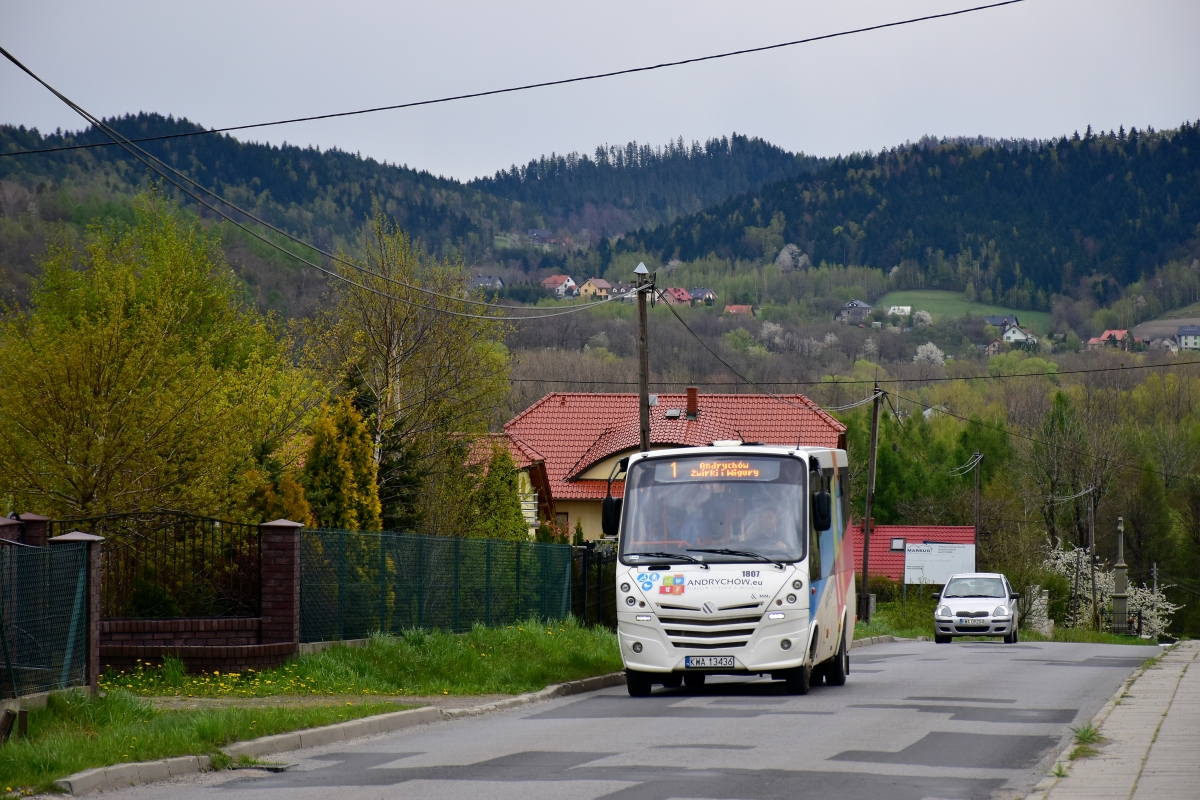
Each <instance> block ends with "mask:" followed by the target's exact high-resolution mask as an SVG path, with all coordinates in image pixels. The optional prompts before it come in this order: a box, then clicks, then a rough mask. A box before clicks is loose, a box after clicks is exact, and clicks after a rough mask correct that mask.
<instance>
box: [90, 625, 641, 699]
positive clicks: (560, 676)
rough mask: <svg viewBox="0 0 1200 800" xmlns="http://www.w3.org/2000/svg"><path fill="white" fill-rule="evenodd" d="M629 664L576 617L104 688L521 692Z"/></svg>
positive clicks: (150, 675) (146, 673)
mask: <svg viewBox="0 0 1200 800" xmlns="http://www.w3.org/2000/svg"><path fill="white" fill-rule="evenodd" d="M619 669H621V653H620V650H619V648H618V647H617V638H616V636H615V635H614V634H613V633H612V632H611V631H609V630H607V629H604V628H599V627H597V628H585V627H582V626H580V625H578V624H577V623H576V622H575V621H574V620H573V619H567V620H562V621H556V622H552V623H551V622H544V621H540V620H536V619H534V620H527V621H525V622H523V623H519V624H516V625H511V626H509V627H506V628H485V627H483V626H482V625H480V626H476V627H475V628H474V629H473V630H471V631H470V632H468V633H464V634H461V635H456V634H453V633H446V632H443V631H409V632H407V633H404V634H402V635H399V636H392V635H387V634H377V635H375V636H372V637H371V641H370V642H369V643H368V645H367V646H366V647H361V648H349V647H334V648H331V649H329V650H326V651H324V652H321V653H317V654H316V655H306V656H300V657H299V658H297V659H295V660H294V661H292V662H290V663H288V664H286V665H285V666H283V667H280V668H279V669H272V670H262V671H261V672H260V671H252V670H247V671H245V672H241V673H224V674H222V673H218V672H214V673H212V674H201V675H185V674H184V673H183V670H182V668H181V665H179V663H178V662H172V661H168V662H167V663H166V664H165V665H164V666H163V668H161V669H160V668H158V667H149V666H147V667H140V668H138V669H135V670H133V671H131V672H109V673H107V674H106V675H105V676H104V678H103V680H102V681H101V688H104V689H124V690H127V691H130V692H133V693H135V694H141V695H159V696H161V695H177V696H190V697H265V696H270V695H341V694H359V695H371V694H381V695H384V694H386V695H433V694H450V695H473V694H520V693H522V692H532V691H537V690H539V689H543V688H545V687H546V686H548V685H550V684H552V683H561V682H563V681H570V680H577V679H579V678H586V677H590V676H592V675H603V674H605V673H608V672H615V671H617V670H619Z"/></svg>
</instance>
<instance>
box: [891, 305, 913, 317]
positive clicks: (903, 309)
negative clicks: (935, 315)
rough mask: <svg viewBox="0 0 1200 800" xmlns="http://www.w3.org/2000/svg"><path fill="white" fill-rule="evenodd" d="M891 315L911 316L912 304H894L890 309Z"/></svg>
mask: <svg viewBox="0 0 1200 800" xmlns="http://www.w3.org/2000/svg"><path fill="white" fill-rule="evenodd" d="M888 315H889V316H897V317H910V316H912V306H892V307H891V308H889V309H888Z"/></svg>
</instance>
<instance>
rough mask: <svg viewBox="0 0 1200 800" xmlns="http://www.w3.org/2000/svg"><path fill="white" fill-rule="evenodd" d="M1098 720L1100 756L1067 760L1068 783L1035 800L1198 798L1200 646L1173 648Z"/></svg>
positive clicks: (1043, 787)
mask: <svg viewBox="0 0 1200 800" xmlns="http://www.w3.org/2000/svg"><path fill="white" fill-rule="evenodd" d="M1106 712H1107V714H1106ZM1100 716H1101V717H1103V721H1102V722H1101V723H1100V733H1101V735H1102V736H1104V740H1103V742H1102V743H1101V744H1100V745H1099V746H1098V749H1099V751H1100V752H1099V754H1098V755H1095V756H1092V757H1091V758H1081V759H1077V760H1075V761H1067V760H1066V758H1067V757H1066V755H1065V754H1064V756H1063V759H1062V760H1063V761H1064V762H1065V764H1066V765H1067V776H1066V777H1065V778H1061V779H1059V780H1057V781H1054V782H1053V783H1052V785H1048V784H1050V783H1051V781H1053V779H1050V780H1048V781H1044V782H1043V783H1042V784H1039V786H1038V791H1036V792H1034V793H1033V794H1031V795H1030V798H1031V800H1033V798H1038V799H1039V800H1040V799H1041V798H1044V800H1075V799H1076V798H1079V799H1080V800H1085V799H1086V800H1101V798H1105V799H1107V798H1114V799H1115V798H1120V800H1131V799H1132V800H1148V799H1149V798H1153V800H1176V798H1178V799H1179V800H1195V798H1197V797H1200V757H1197V753H1200V641H1189V642H1181V643H1179V644H1178V645H1176V646H1175V647H1173V648H1171V649H1170V650H1169V651H1167V652H1166V653H1165V654H1164V655H1163V656H1162V658H1161V660H1159V662H1158V663H1157V664H1155V665H1154V666H1152V667H1150V668H1149V669H1147V670H1146V671H1145V672H1144V673H1142V674H1141V675H1140V676H1139V677H1137V678H1136V680H1134V682H1133V683H1132V684H1131V685H1128V686H1127V687H1126V688H1125V691H1124V693H1123V694H1122V695H1121V696H1120V697H1118V698H1117V699H1116V702H1115V704H1110V705H1109V706H1108V707H1106V709H1105V711H1101V712H1100Z"/></svg>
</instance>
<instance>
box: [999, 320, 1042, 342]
mask: <svg viewBox="0 0 1200 800" xmlns="http://www.w3.org/2000/svg"><path fill="white" fill-rule="evenodd" d="M1000 338H1001V339H1003V340H1004V341H1006V342H1008V343H1009V344H1011V345H1016V346H1019V347H1033V346H1034V345H1036V344H1037V341H1038V340H1037V337H1036V336H1034V335H1033V334H1032V333H1029V332H1028V331H1026V330H1025V329H1024V328H1022V327H1021V326H1020V325H1015V324H1014V325H1009V326H1008V327H1007V328H1005V329H1004V333H1002V334H1001V335H1000Z"/></svg>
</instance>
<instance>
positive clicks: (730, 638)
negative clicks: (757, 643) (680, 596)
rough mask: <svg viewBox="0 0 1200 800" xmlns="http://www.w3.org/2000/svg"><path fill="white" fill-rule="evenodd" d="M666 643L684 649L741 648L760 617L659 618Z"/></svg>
mask: <svg viewBox="0 0 1200 800" xmlns="http://www.w3.org/2000/svg"><path fill="white" fill-rule="evenodd" d="M658 620H659V622H661V623H662V624H663V631H664V632H665V633H666V634H667V640H668V641H670V642H671V644H672V645H674V646H675V647H679V648H683V649H687V650H722V649H726V648H737V647H745V646H746V643H747V641H748V640H749V638H750V637H751V636H753V635H754V629H755V627H756V626H757V625H758V623H759V621H761V620H762V615H757V616H752V617H659V618H658Z"/></svg>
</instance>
